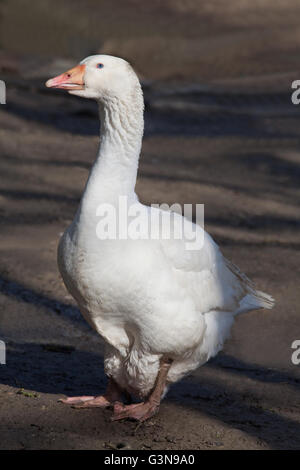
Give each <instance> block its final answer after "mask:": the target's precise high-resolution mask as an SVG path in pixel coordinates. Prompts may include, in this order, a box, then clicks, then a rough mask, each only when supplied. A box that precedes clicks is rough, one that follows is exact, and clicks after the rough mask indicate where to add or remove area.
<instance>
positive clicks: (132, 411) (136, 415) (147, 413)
mask: <svg viewBox="0 0 300 470" xmlns="http://www.w3.org/2000/svg"><path fill="white" fill-rule="evenodd" d="M172 362H173V361H172V360H170V359H162V360H161V362H160V369H159V372H158V374H157V378H156V383H155V386H154V389H153V390H152V392H151V394H150V395H149V397H148V399H147V400H146V401H145V402H142V403H137V404H133V405H127V406H125V405H123V404H122V403H119V402H116V403H115V405H114V415H113V417H112V420H113V421H117V420H119V419H125V418H131V419H135V420H137V421H140V422H142V421H145V420H146V419H149V418H151V417H152V416H153V415H155V414H156V413H157V412H158V410H159V405H160V400H161V397H162V394H163V391H164V388H165V385H166V380H167V375H168V372H169V369H170V367H171V364H172Z"/></svg>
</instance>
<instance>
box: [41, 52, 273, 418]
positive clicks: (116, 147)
mask: <svg viewBox="0 0 300 470" xmlns="http://www.w3.org/2000/svg"><path fill="white" fill-rule="evenodd" d="M99 65H100V66H99ZM47 86H50V87H57V88H65V89H68V90H69V92H70V93H73V94H76V95H78V96H82V97H87V98H93V99H96V100H97V101H98V103H99V110H100V120H101V142H100V147H99V153H98V156H97V159H96V161H95V163H94V165H93V167H92V170H91V172H90V175H89V178H88V181H87V184H86V187H85V191H84V194H83V197H82V200H81V203H80V206H79V208H78V211H77V213H76V216H75V218H74V221H73V222H72V224H71V225H70V227H69V228H68V229H67V230H66V232H65V233H64V235H63V237H62V238H61V240H60V243H59V248H58V265H59V269H60V272H61V274H62V277H63V280H64V282H65V285H66V287H67V289H68V290H69V292H70V293H71V294H72V296H73V297H74V298H75V300H76V301H77V303H78V305H79V308H80V310H81V312H82V314H83V316H84V318H85V319H86V320H87V321H88V323H89V324H90V325H91V326H92V327H93V328H94V329H95V330H96V331H97V332H98V333H99V334H100V335H101V336H102V337H103V338H104V340H105V342H106V353H105V358H104V366H105V372H106V374H107V376H108V377H109V378H110V386H109V390H108V392H107V393H106V395H104V396H102V397H96V398H94V397H75V398H71V399H67V400H64V401H65V402H66V403H71V404H74V403H75V404H77V405H78V406H80V407H82V406H108V404H111V403H112V402H113V403H114V404H115V419H121V418H125V417H133V418H135V419H140V420H143V419H146V418H147V417H149V416H152V414H154V412H156V410H157V408H158V405H159V402H160V399H161V397H162V396H163V395H164V393H165V391H166V390H167V387H168V385H169V384H171V383H173V382H176V381H178V380H180V379H181V378H182V377H183V376H184V375H186V374H188V373H190V372H191V371H192V370H194V369H196V368H197V367H199V366H201V365H202V364H204V363H205V362H206V361H207V360H209V358H211V357H213V356H214V355H216V354H217V353H218V352H219V351H220V350H221V349H222V347H223V344H224V341H225V340H226V338H227V337H228V335H229V333H230V328H231V326H232V324H233V321H234V317H235V316H236V315H237V314H240V313H244V312H247V311H250V310H254V309H259V308H271V307H272V306H273V299H272V297H270V296H269V295H267V294H264V293H262V292H260V291H257V290H256V289H255V288H254V286H253V284H252V283H251V282H250V281H249V280H248V279H247V277H246V276H245V275H243V274H242V273H241V272H240V271H239V270H238V268H237V267H235V266H234V265H233V264H231V263H230V262H229V261H228V260H226V259H225V258H224V257H223V255H222V253H221V251H220V249H219V247H218V246H217V244H216V243H215V242H214V241H213V239H212V238H211V237H210V236H209V235H208V234H207V233H206V232H205V231H204V230H203V229H202V228H201V227H200V226H196V225H195V224H193V223H192V222H188V221H185V223H186V224H190V229H192V230H193V232H194V233H195V232H197V233H198V234H199V236H200V237H201V240H202V241H203V242H202V246H201V248H200V249H197V250H188V249H187V246H186V241H185V240H184V239H182V238H181V239H177V238H176V237H175V235H174V234H175V231H176V230H175V228H176V226H177V225H178V226H179V225H180V224H182V216H181V215H179V214H174V219H173V220H174V226H173V231H172V232H171V237H169V238H168V239H164V238H163V237H161V236H160V237H159V238H158V239H153V238H149V237H148V238H147V239H131V238H126V239H120V237H117V238H115V239H102V240H100V239H99V236H98V234H97V225H98V223H99V206H101V205H109V206H110V207H113V208H114V210H115V211H116V215H119V212H120V211H121V207H120V197H121V198H124V197H125V198H126V201H127V206H128V208H129V209H130V208H131V207H134V208H135V210H137V211H139V213H140V214H142V216H141V217H140V225H142V226H144V227H146V226H147V227H148V224H149V221H150V220H151V221H153V220H156V221H157V220H161V219H160V218H159V217H160V216H162V214H161V209H159V208H153V207H147V206H145V205H143V204H141V203H140V202H139V201H138V198H137V196H136V194H135V183H136V176H137V168H138V160H139V155H140V150H141V143H142V135H143V109H144V103H143V95H142V90H141V87H140V84H139V81H138V78H137V76H136V75H135V73H134V72H133V70H132V68H131V67H130V65H129V64H128V63H127V62H125V61H123V60H122V59H119V58H115V57H111V56H104V55H98V56H91V57H88V58H87V59H85V60H84V61H83V62H81V64H80V65H79V66H77V67H75V68H74V69H72V70H71V71H69V72H67V73H65V74H62V75H61V76H59V77H56V78H54V79H51V80H49V81H48V82H47ZM153 216H154V217H153ZM155 216H156V217H155ZM156 223H158V222H156ZM128 224H129V222H128ZM152 228H153V227H152ZM127 229H128V226H127ZM117 392H118V393H117ZM121 393H129V394H133V395H135V396H136V397H139V398H141V399H142V400H143V403H142V404H141V405H140V406H138V405H130V406H125V405H123V404H121V403H120V394H121ZM103 397H104V398H103ZM116 397H117V398H116ZM149 403H150V405H151V406H150V405H149V406H148V405H147V404H149Z"/></svg>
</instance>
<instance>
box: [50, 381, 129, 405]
mask: <svg viewBox="0 0 300 470" xmlns="http://www.w3.org/2000/svg"><path fill="white" fill-rule="evenodd" d="M122 395H123V393H122V390H121V389H120V387H119V386H118V384H117V383H116V382H115V381H114V380H113V379H112V378H109V381H108V385H107V389H106V392H105V393H104V395H99V396H96V397H94V396H82V397H69V398H65V399H60V400H59V401H60V402H61V403H65V404H67V405H71V406H73V407H74V408H94V407H96V408H108V407H109V406H112V405H113V404H114V403H116V402H118V403H119V402H120V400H122Z"/></svg>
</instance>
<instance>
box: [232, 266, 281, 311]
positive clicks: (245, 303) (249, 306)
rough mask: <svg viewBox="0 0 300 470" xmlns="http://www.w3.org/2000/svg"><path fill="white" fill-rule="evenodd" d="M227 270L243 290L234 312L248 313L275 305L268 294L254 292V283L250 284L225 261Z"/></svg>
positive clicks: (236, 268)
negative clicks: (243, 292)
mask: <svg viewBox="0 0 300 470" xmlns="http://www.w3.org/2000/svg"><path fill="white" fill-rule="evenodd" d="M226 265H227V267H228V269H230V271H231V272H232V273H233V274H234V275H235V276H236V277H237V278H238V279H239V281H240V283H241V284H242V285H243V287H244V288H245V296H244V297H243V298H242V300H241V301H240V306H239V308H238V310H237V311H236V312H235V315H238V314H239V313H244V312H249V311H251V310H258V309H260V308H267V309H271V308H273V307H274V305H275V300H274V299H273V297H272V296H271V295H269V294H266V293H265V292H262V291H260V290H256V288H255V284H254V282H252V281H251V280H250V279H249V278H248V277H247V276H246V274H244V273H242V272H241V271H240V269H239V268H238V267H237V266H236V265H235V264H233V263H231V262H230V261H228V260H227V259H226Z"/></svg>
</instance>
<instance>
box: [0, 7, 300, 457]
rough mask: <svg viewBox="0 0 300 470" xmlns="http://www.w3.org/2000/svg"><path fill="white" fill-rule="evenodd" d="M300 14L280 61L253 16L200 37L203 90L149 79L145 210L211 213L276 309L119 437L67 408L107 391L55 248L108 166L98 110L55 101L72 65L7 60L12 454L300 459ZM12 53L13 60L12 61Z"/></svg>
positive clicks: (4, 334)
mask: <svg viewBox="0 0 300 470" xmlns="http://www.w3.org/2000/svg"><path fill="white" fill-rule="evenodd" d="M14 3H16V2H14V1H13V2H12V4H14ZM44 3H45V2H44ZM175 3H176V5H179V2H175ZM192 3H193V2H187V5H192ZM233 3H234V2H233ZM240 3H241V4H247V2H240ZM252 3H258V4H259V3H260V5H263V4H265V5H266V4H267V2H266V1H265V2H252ZM211 4H212V5H213V4H214V2H211ZM248 4H249V2H248ZM272 4H273V5H274V8H273V10H272V11H271V12H270V14H269V16H268V26H269V27H270V28H271V30H272V34H273V33H274V31H277V35H278V37H279V36H280V35H279V30H280V28H282V24H281V23H280V21H281V22H282V21H283V20H282V16H283V14H282V11H281V9H280V8H279V6H278V5H280V2H273V3H272ZM269 5H270V3H269ZM260 7H261V6H260ZM7 8H9V7H7ZM178 8H179V6H178ZM265 8H266V6H265ZM296 8H297V5H296V4H295V2H293V1H290V2H286V3H285V10H284V14H285V17H284V18H285V21H286V23H285V28H283V29H281V30H280V31H281V32H282V31H283V32H285V33H286V34H285V36H284V38H286V40H285V39H283V40H282V41H281V43H280V44H281V46H280V47H279V46H278V47H279V49H280V48H281V49H280V50H281V54H277V55H276V54H275V52H274V51H273V49H272V51H273V52H272V54H271V53H270V54H269V55H264V54H263V53H261V54H259V53H258V52H257V51H256V52H255V51H254V49H251V47H248V46H249V45H251V42H252V39H253V40H254V39H255V40H254V42H255V44H256V45H257V47H259V44H261V43H263V44H264V40H263V37H262V38H261V39H260V40H259V39H258V37H259V36H258V35H257V34H256V31H257V28H258V27H261V28H263V25H261V23H259V22H262V21H263V19H262V16H261V15H257V16H256V17H255V15H254V13H253V14H252V16H251V15H250V14H249V15H248V22H247V25H246V24H243V22H242V20H241V18H243V15H242V12H237V18H239V23H238V25H235V28H233V27H232V25H231V29H230V33H229V32H228V35H226V34H227V33H226V28H225V26H224V28H225V29H224V28H223V29H221V30H220V28H219V26H218V25H219V23H217V22H215V23H214V22H212V23H211V25H210V29H209V28H208V29H207V30H206V29H205V28H203V32H202V34H203V38H206V43H205V44H206V47H205V50H204V49H203V50H202V52H203V56H204V57H206V58H207V60H206V61H205V60H204V59H203V60H202V62H201V64H202V73H203V77H205V78H203V79H202V80H201V79H200V78H199V77H198V75H197V74H196V72H193V69H192V68H190V69H189V72H188V74H187V76H185V77H184V80H182V77H181V78H180V77H179V76H178V75H176V71H175V72H174V74H173V75H172V76H173V77H174V80H173V81H172V86H169V84H168V82H166V78H167V77H168V74H167V73H165V72H163V73H162V75H161V76H160V74H158V75H157V76H155V77H151V76H150V75H151V74H149V75H147V69H146V68H145V69H144V76H145V77H146V79H145V86H144V90H145V100H146V113H145V119H146V128H145V139H144V145H143V150H142V157H141V162H140V170H139V179H138V183H137V193H138V194H139V197H140V198H141V200H142V201H143V202H145V203H147V204H150V203H162V202H166V203H169V204H171V203H174V202H178V203H181V204H183V203H204V204H205V228H206V230H207V231H208V232H209V233H211V235H213V237H214V238H215V240H216V241H217V242H218V243H219V244H220V246H221V247H222V250H223V252H224V254H225V255H226V256H227V257H228V258H229V259H231V260H232V261H234V262H235V263H236V264H237V265H238V266H239V267H240V268H241V269H242V270H243V271H244V272H246V273H247V275H249V277H251V278H252V279H253V280H254V281H255V282H256V283H257V285H258V286H259V288H260V289H261V290H265V291H266V292H268V293H270V294H272V295H273V296H274V297H275V299H276V306H275V308H274V309H273V310H272V311H259V312H252V313H249V314H247V315H244V316H240V317H238V318H237V321H236V323H235V325H234V328H233V331H232V335H231V339H230V340H229V341H228V342H227V343H226V347H225V349H224V350H223V352H222V353H221V354H219V355H218V356H217V357H216V358H215V359H214V360H212V361H210V362H209V363H208V364H206V365H205V366H203V367H202V368H200V369H199V370H198V371H197V372H195V373H194V374H193V375H192V376H190V377H188V378H186V379H184V380H183V381H182V382H180V383H178V384H176V385H175V386H173V387H172V388H171V390H170V392H169V394H168V395H167V397H166V398H165V400H164V401H163V403H162V405H161V409H160V413H159V415H157V416H156V417H154V418H153V419H151V420H150V421H148V422H146V423H145V424H142V425H141V426H137V424H136V423H133V422H129V421H124V422H115V423H113V422H111V421H110V416H111V412H110V411H109V410H106V411H103V410H100V409H95V410H76V409H72V408H69V407H66V406H64V405H62V404H60V403H58V399H59V398H60V397H63V396H65V395H77V394H99V393H101V392H102V391H103V390H104V388H105V382H106V379H105V376H104V373H103V356H102V355H103V342H102V340H101V338H100V337H99V336H98V335H97V334H96V333H94V332H93V331H92V330H91V329H90V328H89V327H88V325H87V324H86V323H85V322H84V320H83V319H82V318H81V316H80V313H79V312H78V310H77V308H76V305H75V304H74V301H73V299H72V298H71V297H70V296H69V294H68V293H67V292H66V290H65V288H64V286H63V283H62V281H61V279H60V277H59V274H58V270H57V266H56V249H57V242H58V239H59V236H60V234H61V233H62V232H63V231H64V230H65V228H66V227H67V225H68V224H69V223H70V221H71V220H72V217H73V216H74V214H75V211H76V208H77V205H78V203H79V200H80V196H81V193H82V190H83V187H84V184H85V181H86V178H87V175H88V171H89V168H90V165H91V163H92V162H93V159H94V156H95V154H96V151H97V146H98V138H99V137H98V128H99V124H98V121H97V109H96V105H95V104H94V103H91V102H87V101H84V100H79V99H76V98H74V97H71V96H66V95H65V94H63V93H60V92H53V91H52V92H51V91H49V90H46V89H45V88H44V86H43V82H44V80H45V78H47V77H48V76H51V75H52V71H53V69H54V68H57V69H59V68H60V67H63V66H64V64H66V63H67V59H66V58H63V59H61V62H59V63H57V61H56V62H55V61H54V62H51V63H50V62H49V64H47V63H45V57H44V58H42V59H41V58H39V59H35V61H32V60H31V61H30V60H29V58H28V57H25V58H24V56H22V59H21V58H20V57H19V58H15V57H14V58H13V59H11V60H12V62H11V63H16V64H17V69H18V67H19V66H20V64H23V63H24V64H25V65H26V64H27V68H26V67H25V68H24V70H25V72H26V73H25V72H24V74H23V75H22V73H20V70H17V69H16V70H17V71H16V70H12V69H11V70H6V72H5V70H4V72H5V73H6V75H5V73H4V72H3V75H2V77H3V78H5V80H6V84H7V104H6V105H1V106H0V174H1V181H0V240H1V242H0V315H1V316H0V339H2V340H4V341H5V342H6V345H7V364H6V365H0V397H1V399H0V448H1V449H299V447H300V396H299V389H300V366H296V365H294V364H292V362H291V354H292V349H291V344H292V342H293V341H294V340H296V339H300V321H299V307H298V305H299V274H300V262H299V261H300V257H299V247H300V242H299V227H300V214H299V202H300V187H299V178H300V138H299V113H300V108H299V107H297V106H294V105H292V103H291V100H290V90H291V88H290V87H291V81H292V80H293V79H296V78H298V79H300V66H299V49H298V50H297V47H296V45H297V41H296V39H297V38H298V36H297V34H296V33H295V31H296V19H295V18H296V15H295V9H296ZM7 11H8V10H7ZM259 11H260V10H259ZM254 12H255V10H254ZM8 13H9V12H8ZM8 13H7V15H8ZM221 13H222V11H221V12H219V17H218V18H221V17H222V15H221ZM229 13H230V15H234V11H233V12H232V11H229ZM149 14H150V13H149ZM167 14H168V12H166V13H165V15H167ZM174 14H175V13H174ZM176 14H179V13H178V12H177V13H176ZM187 14H189V15H192V16H193V15H194V12H193V11H189V12H185V15H187ZM205 14H206V15H208V14H211V13H210V11H209V12H208V13H207V11H206V10H205ZM203 15H204V14H203ZM233 17H234V16H233ZM197 18H198V21H200V20H201V17H200V16H199V15H198V17H197ZM205 18H206V17H205V15H204V16H203V18H202V22H203V23H201V24H204V19H205ZM226 18H227V17H225V16H224V15H223V17H222V21H223V23H224V24H227V26H228V21H227V23H226V21H225V19H226ZM231 18H232V16H231ZM255 19H256V22H255ZM297 21H298V20H297ZM214 25H215V29H212V28H213V26H214ZM253 25H256V26H255V27H254V26H253ZM289 25H290V28H289ZM228 28H229V26H228ZM6 29H7V34H9V31H8V29H9V28H8V26H7V25H6ZM220 31H221V33H220V34H219V35H218V33H219V32H220ZM287 31H289V34H287ZM293 32H294V33H295V36H294V39H295V38H296V39H295V41H296V42H294V43H293V44H295V47H294V48H293V47H292V46H291V44H292V39H291V38H292V33H293ZM224 35H225V36H224ZM187 36H188V35H187ZM212 36H214V37H213V38H212ZM224 37H225V39H226V41H225V42H224ZM273 37H274V36H273ZM186 39H187V40H192V39H191V38H190V37H187V38H186ZM27 40H28V41H29V40H30V38H28V39H27ZM239 40H242V42H243V44H246V45H248V46H247V47H245V48H244V52H243V54H241V55H242V59H241V60H239V56H238V58H237V56H236V55H235V54H234V53H232V55H230V54H229V53H228V54H227V55H226V60H225V59H224V60H223V62H222V61H221V55H222V54H220V52H219V51H220V50H222V47H223V48H224V50H226V51H230V50H231V51H234V50H238V48H237V44H238V41H239ZM297 40H298V39H297ZM299 40H300V39H299ZM115 41H117V39H116V40H115ZM271 42H272V41H271V40H270V43H271ZM114 44H115V43H114ZM116 44H118V43H117V42H116ZM272 44H273V43H272ZM282 44H283V45H284V46H283V45H282ZM114 47H116V46H114ZM124 47H125V46H124ZM126 47H127V46H126ZM128 47H129V46H128ZM130 47H131V46H130ZM130 47H129V49H128V50H131V49H130ZM255 47H256V46H255ZM274 48H275V46H274ZM284 48H285V49H284ZM262 50H263V46H262V49H259V51H262ZM274 50H275V49H274ZM7 51H8V52H7ZM282 51H283V52H282ZM284 51H285V52H286V51H288V52H286V54H285V52H284ZM13 52H14V51H9V47H8V46H7V47H6V52H5V54H6V55H5V60H6V61H7V60H8V59H7V58H8V57H13V56H12V55H10V54H12V53H13ZM22 52H23V51H22ZM132 53H133V52H132ZM247 54H248V55H247ZM83 55H84V54H83ZM120 55H121V54H120ZM264 57H267V58H266V60H265V59H264ZM255 58H256V59H255ZM214 59H215V61H214ZM22 60H23V62H22ZM156 60H158V59H156ZM14 61H15V62H14ZM6 63H7V62H6ZM191 63H192V61H191ZM32 64H35V65H34V66H33V65H32ZM213 64H215V68H213ZM245 64H247V67H246V68H245ZM251 64H252V71H251V67H250V65H251ZM29 65H30V66H29ZM141 66H142V63H141ZM222 67H223V69H222ZM12 68H13V67H12ZM8 69H9V67H8ZM168 70H169V68H168ZM197 70H198V69H197ZM222 70H223V72H222ZM58 71H61V72H62V71H63V69H62V70H58ZM233 71H234V73H233ZM221 72H222V73H221ZM197 73H198V72H197ZM2 77H1V78H2ZM147 77H149V80H147Z"/></svg>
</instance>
